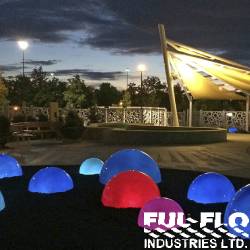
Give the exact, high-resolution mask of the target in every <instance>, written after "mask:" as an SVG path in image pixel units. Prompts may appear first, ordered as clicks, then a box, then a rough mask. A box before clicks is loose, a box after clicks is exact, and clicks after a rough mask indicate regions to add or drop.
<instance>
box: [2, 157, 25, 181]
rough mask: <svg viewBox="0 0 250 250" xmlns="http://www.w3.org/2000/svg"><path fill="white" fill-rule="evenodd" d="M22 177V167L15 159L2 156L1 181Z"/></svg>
mask: <svg viewBox="0 0 250 250" xmlns="http://www.w3.org/2000/svg"><path fill="white" fill-rule="evenodd" d="M22 175H23V171H22V167H21V166H20V164H19V163H18V161H17V160H16V159H15V158H13V157H12V156H9V155H6V154H0V179H3V178H9V177H15V176H22Z"/></svg>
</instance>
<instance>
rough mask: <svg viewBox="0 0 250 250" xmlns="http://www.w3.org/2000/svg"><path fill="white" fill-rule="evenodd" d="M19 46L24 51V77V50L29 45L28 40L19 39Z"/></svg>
mask: <svg viewBox="0 0 250 250" xmlns="http://www.w3.org/2000/svg"><path fill="white" fill-rule="evenodd" d="M17 43H18V46H19V48H20V49H21V50H22V51H23V77H24V51H25V50H26V49H27V48H28V47H29V44H28V42H27V41H18V42H17Z"/></svg>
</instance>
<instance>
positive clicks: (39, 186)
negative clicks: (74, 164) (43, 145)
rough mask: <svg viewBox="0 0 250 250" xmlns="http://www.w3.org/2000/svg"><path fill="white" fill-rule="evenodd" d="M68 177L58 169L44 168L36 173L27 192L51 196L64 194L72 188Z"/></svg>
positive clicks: (71, 182)
mask: <svg viewBox="0 0 250 250" xmlns="http://www.w3.org/2000/svg"><path fill="white" fill-rule="evenodd" d="M73 186H74V185H73V181H72V179H71V177H70V175H69V174H68V173H67V172H66V171H64V170H63V169H61V168H58V167H46V168H43V169H40V170H39V171H38V172H36V173H35V174H34V175H33V177H32V178H31V180H30V183H29V191H30V192H33V193H43V194H53V193H62V192H66V191H68V190H70V189H72V188H73Z"/></svg>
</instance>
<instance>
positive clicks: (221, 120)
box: [9, 106, 250, 131]
mask: <svg viewBox="0 0 250 250" xmlns="http://www.w3.org/2000/svg"><path fill="white" fill-rule="evenodd" d="M58 111H59V116H60V117H62V118H64V117H65V116H66V114H67V112H68V110H67V109H65V108H59V110H58ZM75 111H76V112H77V113H78V115H79V117H80V118H81V119H82V120H83V121H84V124H85V125H86V124H88V123H89V119H88V116H89V109H75ZM97 111H98V113H99V117H100V119H99V122H106V123H110V122H119V123H130V124H140V123H144V124H152V125H155V126H171V124H172V113H171V112H168V111H167V109H165V108H160V107H127V108H123V107H108V108H107V107H97ZM20 112H21V113H23V114H25V116H37V115H38V114H41V113H42V114H44V115H46V116H47V117H48V118H49V114H50V112H49V108H46V107H21V108H20V110H19V111H18V112H17V111H15V110H14V108H13V107H11V106H10V107H9V117H10V118H12V117H13V116H15V115H16V114H18V113H20ZM178 117H179V122H180V125H181V126H187V116H186V112H179V113H178ZM249 123H250V113H249ZM193 126H204V127H221V128H229V127H236V128H238V129H239V130H241V131H244V130H245V129H246V112H244V111H203V110H201V111H194V112H193Z"/></svg>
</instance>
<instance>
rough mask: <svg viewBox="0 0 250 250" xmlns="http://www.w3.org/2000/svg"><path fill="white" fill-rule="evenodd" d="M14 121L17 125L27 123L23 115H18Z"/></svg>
mask: <svg viewBox="0 0 250 250" xmlns="http://www.w3.org/2000/svg"><path fill="white" fill-rule="evenodd" d="M12 121H13V122H14V123H17V122H25V116H24V115H23V114H17V115H15V116H14V117H13V119H12Z"/></svg>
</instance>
